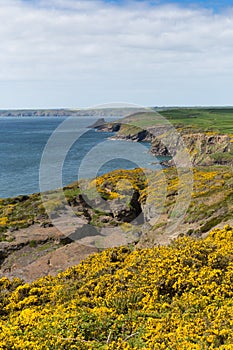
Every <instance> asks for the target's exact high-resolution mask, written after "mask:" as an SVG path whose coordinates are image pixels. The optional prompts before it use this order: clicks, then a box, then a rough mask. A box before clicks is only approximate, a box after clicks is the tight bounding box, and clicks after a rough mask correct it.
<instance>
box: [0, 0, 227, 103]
mask: <svg viewBox="0 0 233 350" xmlns="http://www.w3.org/2000/svg"><path fill="white" fill-rule="evenodd" d="M0 23H1V24H0V42H1V52H0V67H1V70H0V82H1V81H7V82H14V81H21V82H27V83H29V82H30V81H31V82H35V81H40V82H41V86H42V83H43V82H44V83H45V84H46V82H47V83H49V82H50V84H51V82H52V81H53V82H54V81H56V82H58V83H61V82H64V84H66V83H67V82H71V81H72V82H76V84H82V85H83V87H84V90H83V94H87V93H88V92H89V90H88V86H89V87H90V85H92V89H93V91H91V88H90V95H89V100H90V103H92V101H93V103H96V102H97V101H98V98H96V96H97V95H98V93H100V92H98V86H99V85H101V86H105V88H106V89H107V91H108V94H106V98H110V97H111V98H112V99H113V98H114V94H115V95H116V96H115V100H116V99H117V98H122V96H121V95H120V94H118V92H119V89H120V86H121V85H124V87H122V89H123V90H124V94H125V99H127V98H130V99H131V100H134V101H135V102H139V103H142V102H144V101H145V103H148V102H149V101H151V103H152V98H153V93H154V94H157V95H158V96H159V95H161V91H162V90H163V91H164V92H163V94H164V95H163V97H162V98H161V103H164V102H165V93H166V91H169V88H168V87H166V89H165V86H163V84H165V83H166V84H172V83H174V82H176V83H177V84H178V86H180V89H181V90H180V91H182V84H183V85H185V84H187V82H188V80H189V83H190V84H191V85H192V82H193V86H195V84H197V79H201V80H202V81H203V84H204V85H205V84H206V81H209V82H210V84H212V83H213V81H216V83H217V82H218V81H217V78H218V77H219V76H220V77H223V76H227V77H228V78H229V76H231V77H232V75H233V46H232V41H233V13H231V12H230V11H228V12H227V13H217V14H216V13H213V12H212V11H210V10H206V9H202V8H195V9H191V8H182V7H180V6H178V5H172V4H170V5H169V4H167V5H163V6H162V5H157V6H151V5H149V4H148V3H147V2H146V1H145V2H140V3H138V2H134V1H130V2H128V3H125V5H122V6H119V5H118V6H117V5H114V4H109V3H108V4H107V3H105V2H103V1H94V0H93V1H92V0H89V1H86V0H82V1H76V0H38V1H32V2H31V1H26V0H25V1H22V0H2V1H1V2H0ZM187 79H188V80H187ZM203 79H205V81H204V80H203ZM195 81H196V83H195ZM111 83H112V85H111ZM218 83H219V82H218ZM158 85H160V90H159V89H158ZM206 87H208V84H206ZM111 88H112V94H110V93H109V90H111ZM102 90H103V91H102V92H101V95H99V100H100V99H102V100H103V99H104V95H103V94H104V88H103V89H102ZM123 90H122V91H123ZM94 91H95V95H94ZM127 91H128V96H127ZM142 91H144V93H145V94H146V95H147V97H148V93H149V94H150V100H149V99H148V98H147V99H146V98H145V99H144V101H136V99H137V96H142ZM80 93H82V91H81V90H80V92H79V96H80ZM96 94H97V95H96ZM169 94H171V90H170V92H168V95H169ZM94 96H95V98H94ZM142 100H143V99H142ZM178 100H179V99H178ZM163 101H164V102H163ZM170 101H173V100H171V99H170ZM158 102H159V101H158ZM174 102H175V101H174ZM174 102H172V103H174ZM64 103H65V101H64ZM80 103H82V102H81V99H80ZM83 103H87V99H85V101H84V99H83ZM177 103H179V101H178V102H177ZM187 103H188V101H187ZM155 104H156V101H155ZM168 104H169V98H168Z"/></svg>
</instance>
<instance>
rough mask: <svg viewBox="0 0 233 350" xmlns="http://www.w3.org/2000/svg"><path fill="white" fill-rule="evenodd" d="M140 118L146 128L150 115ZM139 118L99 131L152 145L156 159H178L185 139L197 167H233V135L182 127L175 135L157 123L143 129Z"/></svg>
mask: <svg viewBox="0 0 233 350" xmlns="http://www.w3.org/2000/svg"><path fill="white" fill-rule="evenodd" d="M140 116H141V123H140V124H142V125H143V118H144V117H145V116H146V113H145V114H143V113H141V114H140ZM138 117H139V114H134V115H132V116H131V117H130V118H129V117H126V118H124V119H122V120H121V121H118V122H114V123H106V124H103V125H100V126H99V127H98V128H97V129H98V130H99V131H110V132H116V134H115V135H114V136H113V138H114V139H122V140H132V141H137V142H143V141H147V142H151V148H150V152H151V153H152V154H154V155H155V156H172V157H173V156H175V155H176V152H177V150H178V149H179V143H180V140H181V139H182V142H183V143H184V146H185V147H186V148H187V150H188V151H189V154H190V160H191V162H192V164H193V165H194V166H196V165H214V164H219V165H224V164H226V165H227V164H228V165H232V164H233V143H232V140H233V138H232V135H230V134H219V133H217V132H209V131H199V130H195V129H194V130H192V129H191V128H187V127H182V126H181V127H179V128H177V132H176V133H173V132H172V127H169V126H163V125H159V124H157V125H153V120H152V121H151V122H150V124H149V125H148V126H145V127H142V126H139V123H138ZM145 124H147V123H146V122H145ZM177 135H180V137H177ZM168 164H169V163H168Z"/></svg>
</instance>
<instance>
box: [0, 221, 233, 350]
mask: <svg viewBox="0 0 233 350" xmlns="http://www.w3.org/2000/svg"><path fill="white" fill-rule="evenodd" d="M232 240H233V229H232V228H230V227H229V226H225V228H224V229H222V230H220V229H215V230H214V231H212V232H211V233H210V234H209V235H208V237H207V238H205V239H204V240H195V239H193V238H190V237H183V238H179V239H177V240H176V241H174V242H173V243H172V244H171V245H169V246H161V247H155V248H150V249H149V248H148V249H136V250H132V249H130V248H128V247H120V248H114V249H108V250H106V251H104V252H102V253H100V254H95V255H92V256H90V257H89V258H88V259H86V260H85V261H83V262H82V263H81V264H80V265H78V266H75V267H73V268H70V269H68V270H66V271H65V272H63V273H60V274H59V275H58V276H57V277H51V276H47V277H44V278H41V279H38V280H36V281H35V282H33V283H31V284H27V283H26V284H25V283H23V282H22V281H20V280H18V279H14V280H13V281H10V280H8V279H7V278H2V279H1V280H0V291H1V298H0V303H1V308H0V310H1V322H0V330H1V331H0V349H4V350H5V349H20V350H23V349H41V350H42V349H119V350H120V349H158V350H160V349H177V350H178V349H179V350H182V349H198V350H199V349H200V350H201V349H222V350H223V349H224V350H226V349H232V348H233V336H232V334H233V299H232V297H233V287H232V282H233V244H232Z"/></svg>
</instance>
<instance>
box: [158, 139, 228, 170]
mask: <svg viewBox="0 0 233 350" xmlns="http://www.w3.org/2000/svg"><path fill="white" fill-rule="evenodd" d="M182 140H183V142H184V145H185V146H186V147H187V149H188V151H189V153H190V160H191V162H192V164H193V165H214V164H221V165H223V164H233V154H232V143H231V138H230V136H229V135H217V134H208V133H194V134H186V135H182ZM177 143H178V141H177V140H176V139H174V138H172V137H170V139H169V138H166V142H165V144H166V145H168V147H166V146H165V144H164V142H163V137H160V138H154V139H153V140H152V143H151V153H153V154H155V155H163V156H166V155H171V156H174V155H175V154H176V152H177V149H178V148H179V147H178V145H177ZM168 149H169V150H170V152H169V150H168Z"/></svg>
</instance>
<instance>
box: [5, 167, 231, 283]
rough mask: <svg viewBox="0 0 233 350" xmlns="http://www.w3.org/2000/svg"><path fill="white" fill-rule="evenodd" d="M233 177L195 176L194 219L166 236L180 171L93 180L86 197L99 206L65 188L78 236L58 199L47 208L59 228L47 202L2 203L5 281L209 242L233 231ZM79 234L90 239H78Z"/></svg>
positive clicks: (210, 171) (205, 170)
mask: <svg viewBox="0 0 233 350" xmlns="http://www.w3.org/2000/svg"><path fill="white" fill-rule="evenodd" d="M232 171H233V170H232V167H226V166H215V167H199V168H195V169H194V187H193V190H192V194H191V198H190V203H188V204H189V206H188V210H187V213H186V215H185V217H184V218H183V220H182V222H180V223H179V225H178V227H177V229H176V230H175V231H174V232H170V233H169V232H167V231H166V228H167V223H168V221H169V220H170V219H171V217H172V215H173V214H174V210H175V205H176V202H177V193H178V190H179V181H178V178H177V173H176V170H175V168H168V169H166V170H163V171H161V172H156V173H154V172H151V171H146V170H144V171H143V170H142V169H135V170H117V171H114V172H112V173H108V174H105V175H103V176H101V177H99V178H97V179H96V180H93V181H88V180H87V181H86V183H85V186H86V195H88V196H89V198H90V196H92V205H90V204H91V203H89V205H88V204H87V203H86V202H85V200H84V198H83V196H84V197H85V194H84V193H82V191H83V188H84V186H83V184H82V191H81V189H80V184H79V183H74V184H71V185H70V186H67V187H65V188H64V193H65V196H66V199H67V201H68V202H67V203H68V204H69V205H70V206H71V208H72V209H73V211H74V214H75V215H76V217H77V219H78V220H79V221H78V222H79V227H78V228H76V227H74V226H73V224H72V222H70V219H69V217H68V218H66V215H65V212H64V207H65V203H64V202H61V201H60V200H59V198H57V194H56V192H53V193H52V194H50V197H49V201H48V202H47V208H49V209H50V210H51V211H52V213H53V212H54V214H56V221H54V220H51V219H50V218H49V217H48V214H47V213H46V212H45V209H44V206H43V204H42V201H41V197H40V195H39V194H34V195H30V196H21V197H16V198H10V199H2V200H1V201H0V228H1V241H2V242H0V258H1V259H0V263H1V268H0V273H1V275H2V276H9V277H21V278H23V279H25V280H29V281H32V280H33V279H35V278H37V277H40V276H43V275H46V274H48V273H50V274H53V275H54V274H56V273H57V272H59V271H61V270H64V269H65V268H67V267H70V266H72V264H73V265H74V264H77V263H79V262H80V260H81V259H82V258H85V257H86V256H87V255H88V254H90V253H91V252H95V251H98V250H99V249H101V248H103V247H109V246H114V245H125V244H130V243H134V244H137V245H138V246H140V247H151V246H154V245H156V244H167V243H169V242H170V241H171V240H172V239H174V238H176V237H177V236H178V235H191V236H194V237H201V236H203V235H206V234H207V233H208V232H209V231H210V230H211V229H212V228H214V227H216V226H217V227H223V226H224V225H225V224H227V223H228V224H233V204H232V195H233V182H232V178H233V173H232ZM125 181H126V182H125ZM96 188H97V190H98V193H99V195H101V197H102V198H103V204H102V207H99V205H98V201H99V198H96V195H97V194H96V193H95V190H96ZM105 205H107V208H108V209H109V208H110V211H109V210H107V211H106V206H105ZM161 205H162V206H161ZM135 219H136V220H137V221H136V222H135V221H134V220H135ZM55 222H56V224H57V223H60V225H62V227H63V228H64V229H63V232H60V231H59V230H58V229H57V228H56V227H55V226H54V223H55ZM91 228H93V230H94V231H93V230H91ZM91 231H93V232H94V233H93V232H91ZM79 232H84V235H83V234H82V236H79V238H78V239H76V238H77V237H78V236H77V234H79ZM81 237H83V238H81ZM74 252H78V254H74ZM59 254H60V256H63V259H62V261H61V259H59ZM64 262H65V263H64Z"/></svg>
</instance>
